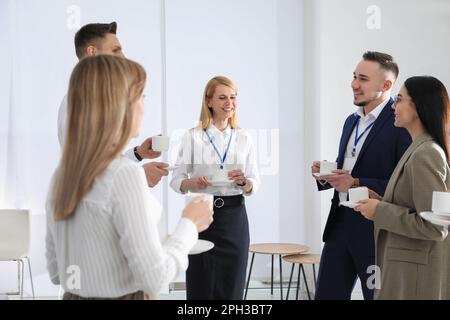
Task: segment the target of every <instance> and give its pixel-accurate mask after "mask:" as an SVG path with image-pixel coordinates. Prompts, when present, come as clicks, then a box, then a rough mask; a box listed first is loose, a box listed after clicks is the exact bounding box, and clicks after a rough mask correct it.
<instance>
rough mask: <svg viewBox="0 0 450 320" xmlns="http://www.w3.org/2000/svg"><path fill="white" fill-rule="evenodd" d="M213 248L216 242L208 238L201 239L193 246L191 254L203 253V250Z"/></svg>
mask: <svg viewBox="0 0 450 320" xmlns="http://www.w3.org/2000/svg"><path fill="white" fill-rule="evenodd" d="M212 248H214V243H212V242H211V241H208V240H201V239H199V240H198V241H197V243H196V244H195V245H194V246H193V247H192V249H191V251H190V252H189V254H191V255H193V254H199V253H203V252H206V251H209V250H211V249H212Z"/></svg>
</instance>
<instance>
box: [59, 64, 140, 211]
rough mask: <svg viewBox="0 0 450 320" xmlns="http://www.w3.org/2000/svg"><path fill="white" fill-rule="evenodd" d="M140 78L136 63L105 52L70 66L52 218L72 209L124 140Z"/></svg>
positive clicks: (121, 147)
mask: <svg viewBox="0 0 450 320" xmlns="http://www.w3.org/2000/svg"><path fill="white" fill-rule="evenodd" d="M145 80H146V74H145V71H144V69H143V68H142V66H140V65H139V64H138V63H136V62H133V61H130V60H127V59H125V58H119V57H114V56H110V55H99V56H94V57H86V58H84V59H82V60H81V61H80V62H79V63H78V64H77V66H76V67H75V69H74V70H73V72H72V75H71V77H70V84H69V93H68V97H67V117H68V118H67V127H66V135H65V139H64V148H63V154H62V158H61V162H60V164H59V167H58V170H57V173H56V175H55V184H54V190H53V196H54V212H55V213H54V214H55V220H65V219H68V218H70V217H71V216H72V215H73V214H74V213H75V211H76V208H77V206H78V204H79V203H80V201H81V200H82V199H83V197H84V196H85V195H86V194H87V193H88V192H89V191H90V190H91V188H92V185H93V183H94V180H95V178H96V177H98V176H100V175H101V174H103V173H104V171H105V170H106V168H107V167H108V165H109V164H110V163H111V161H113V160H114V159H115V158H117V157H118V156H119V155H120V153H121V152H122V150H123V149H124V148H125V146H126V144H127V143H128V142H129V140H130V138H131V133H132V126H133V118H134V112H135V110H134V109H135V108H134V105H135V103H136V101H137V100H138V99H139V98H140V97H141V95H142V92H143V90H144V86H145Z"/></svg>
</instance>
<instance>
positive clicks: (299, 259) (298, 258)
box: [283, 254, 320, 300]
mask: <svg viewBox="0 0 450 320" xmlns="http://www.w3.org/2000/svg"><path fill="white" fill-rule="evenodd" d="M283 260H284V261H286V262H290V263H292V268H291V276H290V277H289V285H288V291H287V294H286V300H288V299H289V290H290V289H291V283H292V274H293V273H294V267H295V264H296V263H298V264H299V267H298V277H297V294H296V297H295V298H296V299H297V300H298V289H299V287H300V271H301V272H302V274H303V280H304V282H305V287H306V292H307V293H308V299H309V300H311V295H310V293H309V288H308V282H307V281H306V275H305V269H304V267H303V265H304V264H311V265H312V267H313V273H314V292H315V288H316V283H317V278H316V266H315V265H316V264H320V254H295V255H290V256H284V257H283Z"/></svg>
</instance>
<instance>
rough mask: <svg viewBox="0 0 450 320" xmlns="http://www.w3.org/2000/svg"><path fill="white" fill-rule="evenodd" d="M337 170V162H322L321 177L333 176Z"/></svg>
mask: <svg viewBox="0 0 450 320" xmlns="http://www.w3.org/2000/svg"><path fill="white" fill-rule="evenodd" d="M336 169H337V163H336V162H330V161H320V172H319V173H320V175H326V174H333V171H334V170H336Z"/></svg>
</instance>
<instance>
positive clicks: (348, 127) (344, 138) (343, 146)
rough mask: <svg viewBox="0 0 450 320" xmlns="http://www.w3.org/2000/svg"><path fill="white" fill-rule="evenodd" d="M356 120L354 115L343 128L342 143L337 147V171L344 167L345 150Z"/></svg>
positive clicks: (356, 117)
mask: <svg viewBox="0 0 450 320" xmlns="http://www.w3.org/2000/svg"><path fill="white" fill-rule="evenodd" d="M357 120H358V116H357V115H355V114H354V115H353V116H352V118H351V119H350V120H349V122H348V124H347V125H346V126H345V127H344V132H343V133H342V141H341V144H340V145H339V156H338V164H337V165H338V168H339V169H342V167H343V165H344V157H345V150H346V149H347V144H348V140H349V139H350V136H351V135H352V132H353V129H354V128H355V126H356V121H357Z"/></svg>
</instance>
